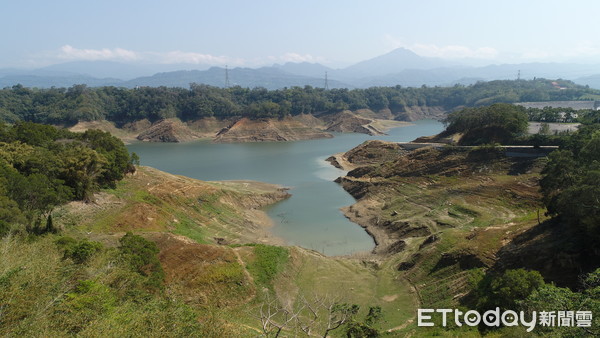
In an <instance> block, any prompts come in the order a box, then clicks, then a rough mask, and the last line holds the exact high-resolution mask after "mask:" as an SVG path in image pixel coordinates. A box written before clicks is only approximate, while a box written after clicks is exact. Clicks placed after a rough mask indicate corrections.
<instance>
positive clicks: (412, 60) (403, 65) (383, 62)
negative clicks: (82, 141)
mask: <svg viewBox="0 0 600 338" xmlns="http://www.w3.org/2000/svg"><path fill="white" fill-rule="evenodd" d="M448 66H452V63H450V62H448V61H445V60H443V59H439V58H429V57H423V56H419V55H417V54H415V53H414V52H412V51H410V50H408V49H406V48H397V49H394V50H393V51H391V52H389V53H387V54H384V55H381V56H378V57H375V58H372V59H369V60H365V61H362V62H359V63H357V64H355V65H352V66H349V67H346V68H344V69H343V70H342V71H340V72H337V73H336V75H340V74H341V75H342V76H341V78H349V77H353V78H362V77H366V76H380V75H385V74H393V73H400V72H402V71H404V70H407V69H433V68H441V67H448Z"/></svg>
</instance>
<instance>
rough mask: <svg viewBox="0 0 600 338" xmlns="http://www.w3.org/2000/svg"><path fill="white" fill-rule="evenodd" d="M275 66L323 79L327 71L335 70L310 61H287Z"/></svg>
mask: <svg viewBox="0 0 600 338" xmlns="http://www.w3.org/2000/svg"><path fill="white" fill-rule="evenodd" d="M273 67H274V68H277V69H280V70H282V71H284V72H287V73H290V74H294V75H302V76H311V77H317V78H322V79H324V78H325V73H328V74H329V73H332V72H334V70H333V68H329V67H327V66H323V65H322V64H319V63H310V62H300V63H294V62H287V63H285V64H283V65H278V64H276V65H274V66H273Z"/></svg>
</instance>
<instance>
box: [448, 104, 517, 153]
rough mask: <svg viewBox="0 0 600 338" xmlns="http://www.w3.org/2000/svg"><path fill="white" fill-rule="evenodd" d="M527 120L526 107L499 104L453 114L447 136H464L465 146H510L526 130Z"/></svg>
mask: <svg viewBox="0 0 600 338" xmlns="http://www.w3.org/2000/svg"><path fill="white" fill-rule="evenodd" d="M527 121H528V117H527V114H526V113H525V108H523V107H519V106H514V105H511V104H506V103H496V104H493V105H491V106H487V107H479V108H465V109H463V110H460V111H457V112H453V113H450V114H449V115H448V117H447V120H446V122H447V123H448V127H447V128H446V131H445V133H447V134H454V133H461V134H463V136H462V138H461V140H460V144H462V145H480V144H487V143H501V144H507V143H509V142H511V141H512V140H514V139H515V138H517V137H518V136H519V135H521V134H523V133H525V132H526V131H527Z"/></svg>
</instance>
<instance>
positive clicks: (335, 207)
mask: <svg viewBox="0 0 600 338" xmlns="http://www.w3.org/2000/svg"><path fill="white" fill-rule="evenodd" d="M442 129H443V126H442V124H441V123H440V122H437V121H432V120H422V121H417V122H416V123H415V124H414V125H412V126H407V127H401V128H394V129H392V130H390V131H389V135H387V136H368V135H363V134H336V136H335V138H332V139H320V140H308V141H297V142H268V143H240V144H212V143H210V142H208V141H198V142H191V143H183V144H177V143H145V142H140V143H135V144H131V145H129V146H128V148H129V150H130V151H134V152H136V153H137V154H138V155H139V156H140V158H141V164H142V165H147V166H151V167H154V168H157V169H160V170H163V171H166V172H169V173H172V174H177V175H184V176H189V177H193V178H197V179H201V180H205V181H217V180H241V179H244V180H257V181H263V182H269V183H276V184H281V185H283V186H287V187H290V188H291V190H290V193H291V194H292V197H291V198H289V199H287V200H285V201H282V202H279V203H277V204H275V205H273V206H271V207H269V208H268V209H267V213H268V214H269V216H270V217H271V218H272V219H273V220H274V223H275V226H274V227H273V228H272V232H273V233H274V234H275V235H276V236H278V237H281V238H283V239H285V240H286V241H287V242H288V243H289V244H290V245H299V246H302V247H305V248H309V249H314V250H317V251H319V252H323V253H324V254H326V255H344V254H351V253H355V252H362V251H370V250H371V249H373V247H374V242H373V239H372V238H371V237H370V236H369V235H367V233H366V232H365V231H364V230H363V229H362V228H361V227H360V226H358V225H357V224H355V223H352V222H350V221H348V220H347V219H346V218H345V217H344V216H343V214H342V213H341V211H340V210H339V209H340V208H341V207H343V206H348V205H351V204H353V203H354V199H353V198H352V196H350V195H349V194H348V193H347V192H346V191H344V190H343V189H342V188H341V186H339V185H338V184H336V183H334V182H333V180H334V179H335V178H336V177H338V176H341V175H343V174H344V172H343V171H342V170H339V169H336V168H334V167H333V166H331V165H330V164H329V163H327V162H325V159H326V158H327V157H329V156H330V155H332V154H335V153H340V152H343V151H348V150H350V149H351V148H353V147H355V146H357V145H359V144H360V143H362V142H364V141H366V140H375V139H378V140H386V141H398V142H405V141H411V140H413V139H415V138H417V137H419V136H423V135H433V134H437V133H439V132H440V131H442Z"/></svg>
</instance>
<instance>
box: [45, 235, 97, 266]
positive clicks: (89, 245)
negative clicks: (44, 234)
mask: <svg viewBox="0 0 600 338" xmlns="http://www.w3.org/2000/svg"><path fill="white" fill-rule="evenodd" d="M55 243H56V245H58V247H59V248H61V249H62V250H63V252H64V255H63V258H64V259H72V260H73V262H75V263H77V264H83V263H85V262H87V261H88V260H89V259H90V257H92V256H93V255H94V254H95V253H96V252H98V251H100V250H102V244H101V243H99V242H90V241H88V240H86V239H83V240H81V241H79V242H78V241H77V240H75V239H74V238H72V237H68V236H64V237H61V238H59V239H58V240H56V241H55Z"/></svg>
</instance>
